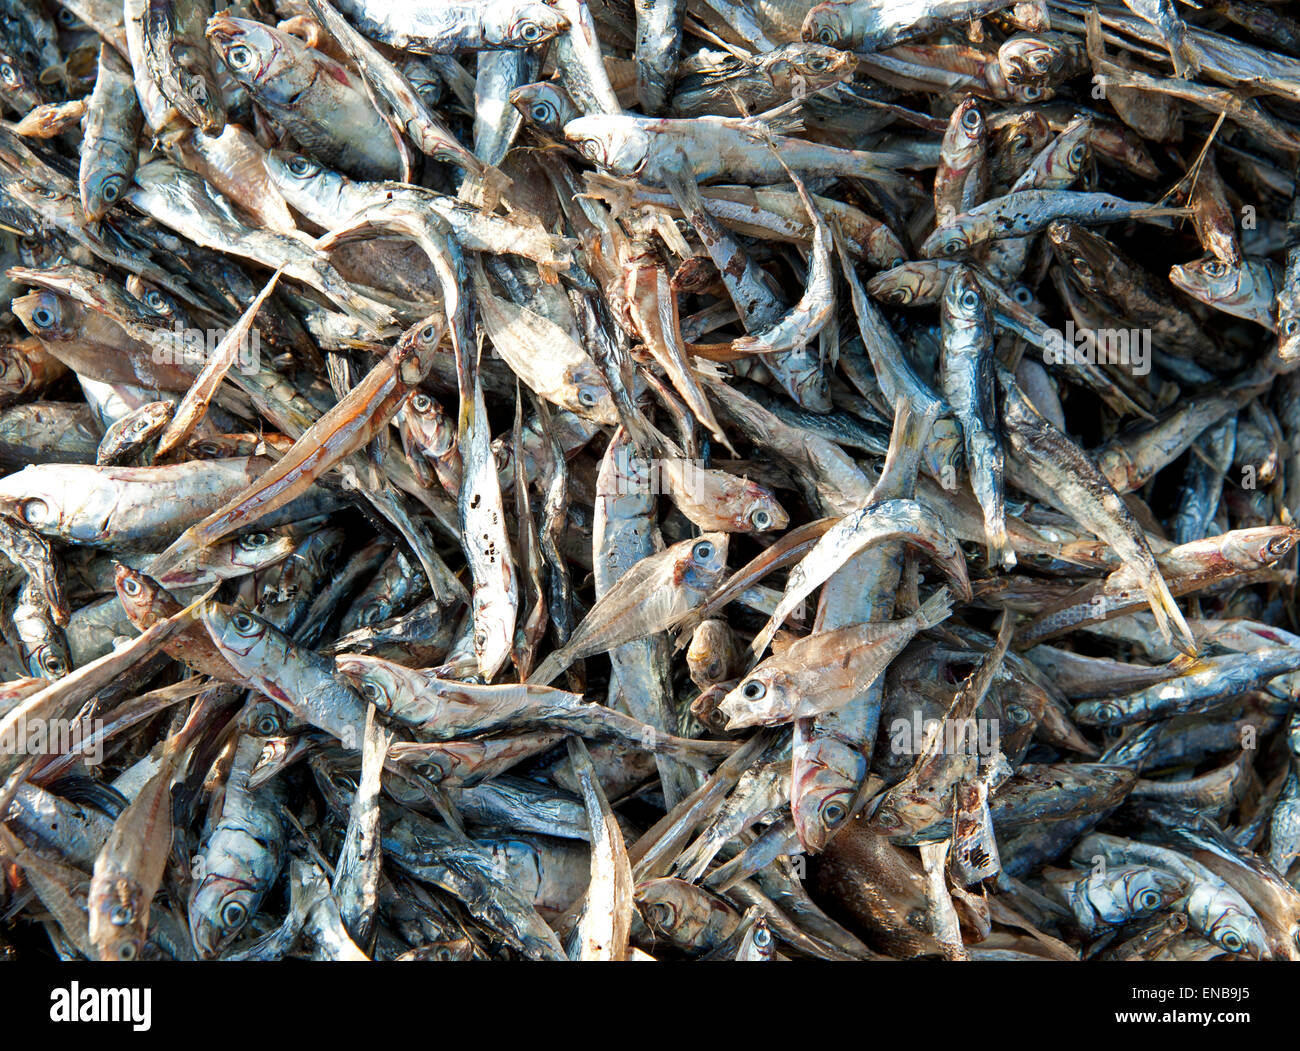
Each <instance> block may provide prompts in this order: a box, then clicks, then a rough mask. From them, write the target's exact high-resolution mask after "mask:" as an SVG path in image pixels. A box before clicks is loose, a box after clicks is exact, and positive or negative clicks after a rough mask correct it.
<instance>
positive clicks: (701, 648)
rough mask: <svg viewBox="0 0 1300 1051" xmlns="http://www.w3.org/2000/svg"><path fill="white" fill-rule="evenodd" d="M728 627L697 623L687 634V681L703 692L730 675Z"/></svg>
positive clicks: (718, 623) (713, 621)
mask: <svg viewBox="0 0 1300 1051" xmlns="http://www.w3.org/2000/svg"><path fill="white" fill-rule="evenodd" d="M731 645H732V640H731V628H730V627H729V626H728V625H727V622H726V621H724V620H717V619H709V620H705V621H701V622H700V624H699V625H698V626H697V627H696V628H695V630H694V631H693V632H692V633H691V644H690V645H689V646H688V647H687V648H686V666H687V668H689V669H690V674H691V681H692V682H694V683H695V685H696V686H699V687H700V688H701V689H703V688H704V687H705V686H711V685H713V684H714V683H719V682H725V681H726V678H727V675H728V673H729V672H730V651H731Z"/></svg>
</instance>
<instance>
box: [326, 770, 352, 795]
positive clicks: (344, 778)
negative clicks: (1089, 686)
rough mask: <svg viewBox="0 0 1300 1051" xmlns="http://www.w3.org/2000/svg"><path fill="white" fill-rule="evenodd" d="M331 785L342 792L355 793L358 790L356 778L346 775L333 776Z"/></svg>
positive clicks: (331, 776) (337, 774)
mask: <svg viewBox="0 0 1300 1051" xmlns="http://www.w3.org/2000/svg"><path fill="white" fill-rule="evenodd" d="M330 784H332V785H333V786H334V787H335V788H337V789H339V790H340V791H342V792H355V791H356V790H357V782H356V780H355V778H352V777H350V776H349V775H348V774H344V773H336V774H331V775H330Z"/></svg>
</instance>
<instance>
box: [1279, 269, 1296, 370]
mask: <svg viewBox="0 0 1300 1051" xmlns="http://www.w3.org/2000/svg"><path fill="white" fill-rule="evenodd" d="M1287 291H1288V289H1287V286H1283V289H1282V293H1283V294H1281V295H1279V296H1278V297H1277V298H1278V303H1277V356H1278V360H1279V361H1281V362H1283V364H1285V365H1286V366H1287V367H1288V368H1291V367H1294V365H1295V363H1296V362H1300V296H1297V295H1288V294H1286V293H1287Z"/></svg>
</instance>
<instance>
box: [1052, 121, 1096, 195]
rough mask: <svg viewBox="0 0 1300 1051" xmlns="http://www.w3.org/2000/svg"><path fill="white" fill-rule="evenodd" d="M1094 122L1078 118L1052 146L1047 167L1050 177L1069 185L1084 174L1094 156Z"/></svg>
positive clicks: (1068, 125) (1066, 127)
mask: <svg viewBox="0 0 1300 1051" xmlns="http://www.w3.org/2000/svg"><path fill="white" fill-rule="evenodd" d="M1093 127H1094V125H1093V122H1092V118H1090V117H1076V118H1075V119H1074V120H1072V121H1071V122H1070V123H1069V124H1067V125H1066V126H1065V130H1064V131H1062V132H1061V134H1060V135H1058V136H1057V137H1056V139H1055V140H1054V141H1053V142H1052V144H1051V151H1052V152H1051V153H1050V154H1049V155H1048V157H1047V162H1046V165H1045V168H1046V171H1047V173H1048V176H1049V177H1050V178H1051V179H1053V180H1054V181H1056V182H1059V183H1062V184H1068V183H1071V182H1073V181H1074V180H1075V179H1077V178H1078V177H1079V175H1080V174H1082V172H1083V169H1084V166H1085V165H1086V164H1087V163H1088V158H1089V157H1090V156H1092V139H1091V137H1090V136H1091V134H1092V131H1093Z"/></svg>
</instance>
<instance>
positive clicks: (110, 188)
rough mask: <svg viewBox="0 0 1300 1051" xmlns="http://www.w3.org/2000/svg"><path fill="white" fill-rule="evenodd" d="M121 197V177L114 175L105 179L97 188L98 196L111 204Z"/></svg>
mask: <svg viewBox="0 0 1300 1051" xmlns="http://www.w3.org/2000/svg"><path fill="white" fill-rule="evenodd" d="M121 195H122V177H121V176H120V175H114V176H112V177H110V178H108V179H105V180H104V182H103V184H102V185H101V186H100V188H99V196H100V197H102V198H104V200H106V201H108V202H109V203H110V204H112V203H113V202H114V201H116V200H117V199H118V197H120V196H121Z"/></svg>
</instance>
